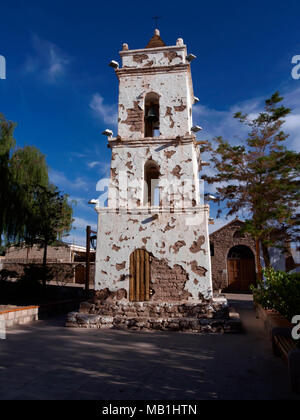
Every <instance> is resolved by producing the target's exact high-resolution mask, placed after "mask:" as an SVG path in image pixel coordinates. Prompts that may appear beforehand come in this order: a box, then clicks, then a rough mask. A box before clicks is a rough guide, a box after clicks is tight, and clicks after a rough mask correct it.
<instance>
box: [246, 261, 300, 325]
mask: <svg viewBox="0 0 300 420" xmlns="http://www.w3.org/2000/svg"><path fill="white" fill-rule="evenodd" d="M263 274H264V278H265V280H263V281H262V282H259V283H258V285H257V287H256V288H255V287H252V288H251V290H252V292H253V296H254V300H255V302H257V303H259V304H261V305H262V307H263V308H265V309H274V310H276V311H278V312H279V313H280V314H281V315H283V316H284V317H285V318H287V319H288V320H289V321H291V319H292V317H293V316H294V315H298V314H300V273H294V274H289V273H285V272H283V271H275V270H274V268H266V269H264V270H263Z"/></svg>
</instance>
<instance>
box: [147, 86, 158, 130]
mask: <svg viewBox="0 0 300 420" xmlns="http://www.w3.org/2000/svg"><path fill="white" fill-rule="evenodd" d="M144 109H145V118H144V129H145V132H144V137H159V136H160V132H159V95H158V94H157V93H155V92H149V93H147V95H146V97H145V107H144Z"/></svg>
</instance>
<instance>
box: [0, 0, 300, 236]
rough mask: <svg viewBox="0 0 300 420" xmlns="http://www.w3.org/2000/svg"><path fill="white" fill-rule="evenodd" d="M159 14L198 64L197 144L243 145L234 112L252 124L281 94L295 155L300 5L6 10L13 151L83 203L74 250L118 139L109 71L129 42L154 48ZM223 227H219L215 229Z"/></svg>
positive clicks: (299, 126) (2, 106) (2, 83)
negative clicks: (29, 151)
mask: <svg viewBox="0 0 300 420" xmlns="http://www.w3.org/2000/svg"><path fill="white" fill-rule="evenodd" d="M153 4H154V6H153ZM155 4H157V6H155ZM154 15H159V16H162V18H161V19H160V20H159V25H158V26H159V29H160V31H161V37H162V39H163V40H164V41H165V42H166V44H167V45H174V44H175V43H176V39H177V38H179V37H182V38H183V39H184V42H185V44H187V46H188V51H189V52H192V53H193V54H195V55H196V56H197V59H196V60H194V61H193V63H192V76H193V83H194V92H195V95H196V96H198V97H199V98H200V102H199V104H197V106H195V107H194V113H193V117H194V123H197V124H199V125H201V126H202V127H203V128H204V130H203V131H202V132H201V135H198V137H199V138H200V139H201V138H202V139H204V138H205V139H211V138H212V137H213V136H215V135H223V136H224V137H226V138H228V139H232V140H234V141H236V142H238V141H239V136H242V135H243V134H244V132H243V130H241V128H240V126H239V125H238V124H237V123H236V122H235V121H234V120H233V118H232V114H233V113H234V112H235V111H236V110H240V109H241V110H244V111H247V112H249V113H253V114H255V112H257V110H259V109H260V107H261V104H262V102H263V100H264V99H265V98H266V97H268V96H270V95H271V94H272V93H273V92H274V91H276V90H279V91H280V93H282V95H283V96H285V98H286V102H285V103H286V105H288V106H290V107H292V109H293V114H292V115H291V116H289V117H288V119H287V122H286V131H287V132H289V133H290V138H289V146H290V147H291V148H293V149H294V150H298V151H300V146H299V144H300V79H299V80H294V79H293V78H292V77H291V71H292V67H293V65H292V64H291V60H292V57H293V56H294V55H300V31H299V16H300V3H299V1H294V0H286V1H285V2H277V1H256V0H252V1H251V2H239V1H230V0H228V1H226V2H225V1H214V2H199V1H187V2H182V1H180V2H179V1H177V0H175V1H172V2H169V1H168V2H167V1H160V2H159V3H158V2H154V3H153V2H152V3H145V4H143V6H141V3H140V2H137V1H131V2H127V3H124V2H121V1H118V0H116V1H114V2H99V1H90V0H86V1H85V2H76V1H59V2H58V1H56V0H52V1H48V0H43V1H30V0H28V1H26V2H24V1H13V0H11V1H7V0H4V1H3V2H2V3H1V25H0V55H3V56H5V58H6V63H7V79H6V80H0V112H2V113H4V114H5V116H6V117H7V118H8V119H11V120H13V121H16V122H17V123H18V126H17V129H16V131H15V137H16V140H17V143H18V145H20V146H22V145H25V144H31V145H35V146H37V147H39V148H40V149H41V151H42V152H43V153H44V154H45V155H46V158H47V163H48V165H49V168H50V175H51V179H52V181H53V182H54V183H55V184H56V185H57V186H58V187H59V188H60V189H61V190H62V191H63V192H65V193H68V194H69V195H70V197H71V198H73V199H76V200H77V206H76V207H75V209H74V217H75V222H74V226H75V228H76V229H75V230H73V231H72V234H71V236H70V237H69V238H68V241H70V242H75V243H83V242H84V228H85V226H86V224H91V225H93V226H95V225H96V213H95V211H94V210H93V206H89V205H88V204H87V202H88V200H89V199H90V198H95V197H97V192H96V183H97V181H98V180H99V179H100V178H103V177H105V176H107V175H108V174H109V161H110V150H109V149H108V148H107V146H106V138H105V137H103V136H102V135H101V132H102V131H103V130H104V129H105V128H112V129H114V132H116V128H115V127H116V112H117V101H118V97H117V95H118V82H117V78H116V76H115V74H114V72H113V70H112V69H111V68H110V67H108V62H109V61H110V60H111V59H116V60H119V56H118V52H119V51H120V49H121V46H122V43H124V42H126V43H128V44H129V48H131V49H135V48H143V47H144V46H145V45H146V44H147V43H148V41H149V39H150V38H151V36H152V34H153V30H154V22H153V20H152V16H154ZM205 171H209V169H205ZM211 191H213V189H211ZM214 214H215V209H214V207H213V206H212V216H213V215H214ZM222 223H224V217H222V218H221V219H220V220H218V221H217V222H216V224H215V226H214V227H213V229H216V228H218V227H219V226H220V225H221V224H222Z"/></svg>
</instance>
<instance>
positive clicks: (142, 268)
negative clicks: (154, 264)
mask: <svg viewBox="0 0 300 420" xmlns="http://www.w3.org/2000/svg"><path fill="white" fill-rule="evenodd" d="M149 299H150V255H149V253H148V252H147V251H145V250H144V249H136V250H135V251H134V252H132V253H131V254H130V276H129V300H130V301H131V302H144V301H146V300H149Z"/></svg>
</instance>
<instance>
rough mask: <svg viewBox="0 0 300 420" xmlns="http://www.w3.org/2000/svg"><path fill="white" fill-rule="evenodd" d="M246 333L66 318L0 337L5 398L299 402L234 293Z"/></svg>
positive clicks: (247, 307) (0, 384)
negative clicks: (131, 327)
mask: <svg viewBox="0 0 300 420" xmlns="http://www.w3.org/2000/svg"><path fill="white" fill-rule="evenodd" d="M230 300H231V301H232V302H233V303H234V306H235V307H236V308H237V309H238V310H240V311H241V315H242V320H243V322H244V326H245V332H244V333H243V334H237V335H198V334H190V333H175V332H173V333H172V332H168V333H163V332H156V333H141V332H139V333H138V332H125V331H116V330H85V329H82V330H77V329H68V328H65V327H64V318H55V319H51V320H47V321H38V322H36V323H34V324H31V325H30V326H26V327H25V326H24V327H20V328H15V329H12V330H10V331H9V332H8V334H7V339H6V340H0V396H1V399H96V400H116V399H124V400H125V399H127V400H139V399H152V400H155V399H182V400H183V399H190V400H202V399H209V400H219V399H297V398H298V397H297V396H296V395H294V394H292V393H291V392H290V388H289V380H288V374H287V368H286V366H285V365H284V364H283V363H282V361H281V360H280V359H277V358H276V357H274V356H273V354H272V349H271V345H270V342H269V341H268V340H267V339H266V336H265V334H264V331H263V326H262V323H261V321H260V320H257V319H256V318H255V312H254V310H253V304H252V302H251V301H249V299H248V300H247V299H245V300H243V299H241V298H240V297H238V296H236V297H234V296H233V297H232V295H230Z"/></svg>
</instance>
